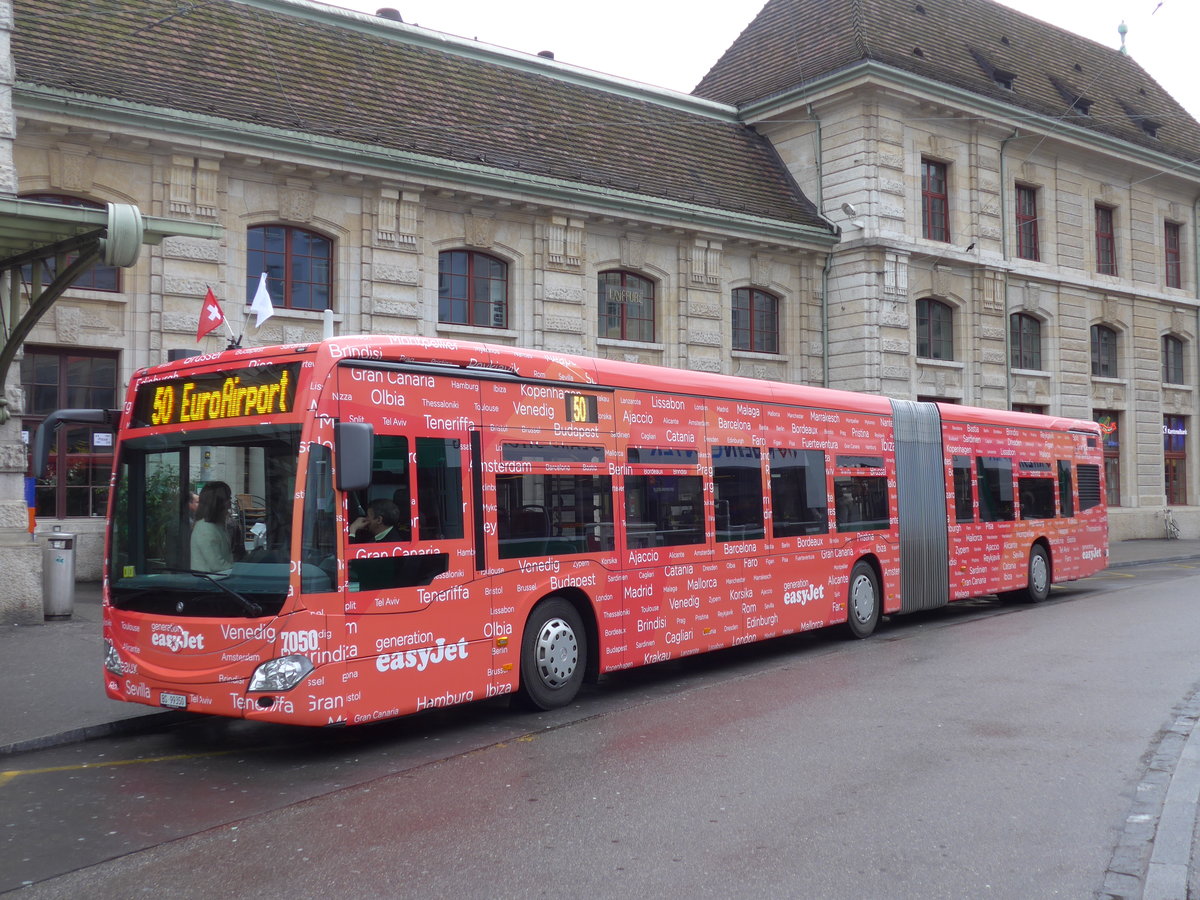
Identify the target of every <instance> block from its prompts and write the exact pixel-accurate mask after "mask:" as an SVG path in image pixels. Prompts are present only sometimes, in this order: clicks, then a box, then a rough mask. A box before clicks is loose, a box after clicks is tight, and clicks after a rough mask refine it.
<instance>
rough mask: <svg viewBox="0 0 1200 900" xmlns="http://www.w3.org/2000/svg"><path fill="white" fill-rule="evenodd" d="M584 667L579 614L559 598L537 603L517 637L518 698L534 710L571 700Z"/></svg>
mask: <svg viewBox="0 0 1200 900" xmlns="http://www.w3.org/2000/svg"><path fill="white" fill-rule="evenodd" d="M586 668H587V634H586V632H585V631H584V628H583V619H582V618H581V617H580V615H579V611H578V610H577V609H575V607H574V606H572V605H571V604H570V603H568V602H567V601H566V600H564V599H563V598H562V597H549V598H547V599H545V600H543V601H542V602H541V603H539V604H538V605H537V606H536V607H534V610H533V612H532V613H530V615H529V621H527V622H526V623H525V633H524V635H523V636H522V638H521V688H520V695H519V696H520V698H521V700H522V701H524V703H525V705H527V706H530V707H532V708H534V709H557V708H558V707H560V706H566V705H567V704H568V703H570V702H571V701H572V700H574V699H575V695H576V694H577V693H578V692H579V686H580V685H581V684H582V683H583V675H584V670H585V669H586Z"/></svg>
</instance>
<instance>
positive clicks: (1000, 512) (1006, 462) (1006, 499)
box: [975, 456, 1014, 522]
mask: <svg viewBox="0 0 1200 900" xmlns="http://www.w3.org/2000/svg"><path fill="white" fill-rule="evenodd" d="M975 464H976V469H977V471H978V473H979V521H981V522H1011V521H1012V520H1013V514H1014V510H1013V479H1012V460H1011V459H1008V458H1006V457H1003V456H977V457H976V458H975Z"/></svg>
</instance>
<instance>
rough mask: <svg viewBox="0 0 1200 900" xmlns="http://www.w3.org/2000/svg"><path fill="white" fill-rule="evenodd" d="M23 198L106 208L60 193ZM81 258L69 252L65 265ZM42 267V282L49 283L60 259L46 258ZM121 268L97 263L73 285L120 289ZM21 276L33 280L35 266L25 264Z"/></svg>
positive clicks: (89, 288)
mask: <svg viewBox="0 0 1200 900" xmlns="http://www.w3.org/2000/svg"><path fill="white" fill-rule="evenodd" d="M21 199H22V200H34V201H36V202H38V203H54V204H57V205H59V206H77V207H79V208H80V209H105V208H106V207H105V205H104V204H103V203H96V202H94V201H92V200H81V199H79V198H78V197H66V196H62V195H60V194H25V195H23V196H22V197H21ZM78 258H79V254H78V253H68V254H67V255H66V258H65V260H64V262H63V265H64V267H66V266H69V265H71V263H73V262H75V260H77V259H78ZM41 267H42V284H43V285H46V284H49V283H50V282H51V281H53V280H54V276H55V274H57V272H58V260H56V259H45V260H42V262H41ZM120 271H121V270H120V269H118V268H117V267H116V266H105V265H101V264H100V263H96V264H95V265H94V266H92V267H91V268H90V269H88V271H86V272H84V273H83V274H82V275H80V276H79V277H78V278H76V279H75V280H74V281H73V282H71V287H74V288H81V289H82V290H86V291H113V292H116V291H120V290H121V275H120ZM21 277H22V278H23V279H24V280H25V281H27V282H28V281H32V280H33V266H32V265H28V266H24V267H23V268H22V269H21Z"/></svg>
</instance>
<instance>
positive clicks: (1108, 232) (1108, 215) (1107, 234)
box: [1096, 204, 1117, 275]
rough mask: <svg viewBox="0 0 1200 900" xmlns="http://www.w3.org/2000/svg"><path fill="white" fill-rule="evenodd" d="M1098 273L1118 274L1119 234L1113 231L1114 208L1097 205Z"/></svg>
mask: <svg viewBox="0 0 1200 900" xmlns="http://www.w3.org/2000/svg"><path fill="white" fill-rule="evenodd" d="M1096 271H1097V272H1099V273H1100V274H1101V275H1116V274H1117V234H1116V231H1114V230H1113V208H1112V207H1111V206H1101V205H1100V204H1096Z"/></svg>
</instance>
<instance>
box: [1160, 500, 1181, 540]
mask: <svg viewBox="0 0 1200 900" xmlns="http://www.w3.org/2000/svg"><path fill="white" fill-rule="evenodd" d="M1163 518H1164V519H1165V520H1166V524H1167V540H1168V541H1177V540H1179V523H1178V522H1176V521H1175V514H1174V513H1172V512H1171V509H1170V507H1167V508H1166V509H1164V510H1163Z"/></svg>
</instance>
